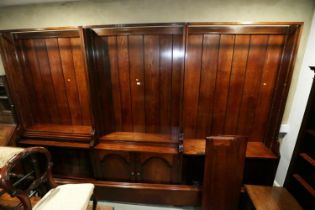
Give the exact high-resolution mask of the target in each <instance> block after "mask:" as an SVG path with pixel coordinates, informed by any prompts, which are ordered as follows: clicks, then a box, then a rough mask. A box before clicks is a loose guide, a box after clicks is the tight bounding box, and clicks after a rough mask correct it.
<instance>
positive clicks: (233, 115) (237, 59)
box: [224, 35, 250, 134]
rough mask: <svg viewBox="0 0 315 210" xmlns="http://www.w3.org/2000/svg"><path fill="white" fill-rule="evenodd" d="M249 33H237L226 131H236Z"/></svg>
mask: <svg viewBox="0 0 315 210" xmlns="http://www.w3.org/2000/svg"><path fill="white" fill-rule="evenodd" d="M249 41H250V36H249V35H236V37H235V44H234V54H233V64H232V72H231V78H230V89H229V98H228V103H227V108H226V115H225V124H224V133H230V134H234V133H236V128H237V123H238V115H239V109H240V104H241V99H242V98H241V97H240V96H241V95H242V90H243V86H244V79H245V72H246V65H247V58H248V52H249Z"/></svg>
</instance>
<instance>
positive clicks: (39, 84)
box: [25, 40, 50, 123]
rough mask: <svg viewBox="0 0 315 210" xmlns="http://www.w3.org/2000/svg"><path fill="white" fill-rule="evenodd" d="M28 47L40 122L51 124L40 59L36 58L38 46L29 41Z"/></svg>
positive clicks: (27, 42)
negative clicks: (39, 64)
mask: <svg viewBox="0 0 315 210" xmlns="http://www.w3.org/2000/svg"><path fill="white" fill-rule="evenodd" d="M25 44H26V47H27V49H28V52H27V59H28V64H29V65H30V67H29V68H30V69H29V70H30V71H31V75H32V77H33V81H36V82H35V83H34V87H35V95H36V96H37V98H36V101H35V103H37V104H38V108H39V110H38V113H37V114H38V120H39V121H40V122H41V123H49V118H50V115H49V114H50V113H49V112H48V113H46V107H47V106H48V104H47V102H46V99H45V95H44V93H43V91H42V90H43V89H44V84H43V81H42V78H41V74H40V69H39V66H38V59H37V56H36V46H35V43H34V41H33V40H27V41H26V42H25Z"/></svg>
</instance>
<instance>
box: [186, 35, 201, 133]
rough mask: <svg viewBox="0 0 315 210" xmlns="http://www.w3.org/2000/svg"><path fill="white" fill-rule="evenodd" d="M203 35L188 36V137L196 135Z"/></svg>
mask: <svg viewBox="0 0 315 210" xmlns="http://www.w3.org/2000/svg"><path fill="white" fill-rule="evenodd" d="M202 44H203V36H201V35H193V36H189V37H188V44H187V45H188V46H187V51H186V54H187V55H186V61H185V81H184V87H185V88H184V108H183V110H184V114H183V126H184V133H185V136H186V137H187V138H190V137H194V136H195V130H196V120H197V114H198V111H197V110H198V98H199V83H200V74H201V59H202Z"/></svg>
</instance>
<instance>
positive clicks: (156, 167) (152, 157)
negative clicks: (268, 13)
mask: <svg viewBox="0 0 315 210" xmlns="http://www.w3.org/2000/svg"><path fill="white" fill-rule="evenodd" d="M136 175H137V181H139V182H146V183H177V182H179V181H180V178H179V177H180V162H179V157H178V156H177V155H161V154H149V153H141V154H138V155H137V174H136Z"/></svg>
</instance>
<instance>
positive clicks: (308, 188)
mask: <svg viewBox="0 0 315 210" xmlns="http://www.w3.org/2000/svg"><path fill="white" fill-rule="evenodd" d="M293 177H294V179H295V180H296V181H297V182H298V183H299V184H300V185H301V186H302V187H303V188H304V189H305V190H306V191H307V192H308V193H309V194H310V195H311V196H312V197H313V198H314V199H315V189H314V188H313V187H312V186H311V185H310V184H308V183H307V182H306V181H305V180H304V179H303V178H302V177H301V176H300V175H299V174H293Z"/></svg>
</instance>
